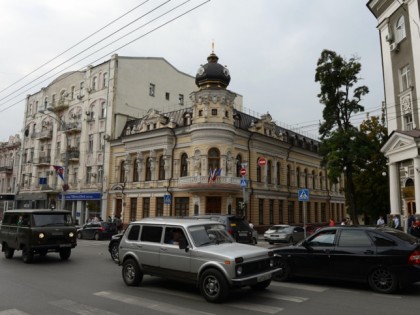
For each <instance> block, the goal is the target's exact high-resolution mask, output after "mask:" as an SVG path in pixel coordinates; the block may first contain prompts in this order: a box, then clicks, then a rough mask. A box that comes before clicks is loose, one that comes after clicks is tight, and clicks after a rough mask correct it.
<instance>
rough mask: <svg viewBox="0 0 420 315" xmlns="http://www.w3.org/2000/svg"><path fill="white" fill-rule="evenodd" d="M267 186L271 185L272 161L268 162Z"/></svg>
mask: <svg viewBox="0 0 420 315" xmlns="http://www.w3.org/2000/svg"><path fill="white" fill-rule="evenodd" d="M267 184H271V160H268V161H267Z"/></svg>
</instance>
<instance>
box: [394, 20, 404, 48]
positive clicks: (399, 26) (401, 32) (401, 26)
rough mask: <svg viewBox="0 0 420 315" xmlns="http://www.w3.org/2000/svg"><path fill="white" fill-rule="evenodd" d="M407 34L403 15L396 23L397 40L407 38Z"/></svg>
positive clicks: (397, 41)
mask: <svg viewBox="0 0 420 315" xmlns="http://www.w3.org/2000/svg"><path fill="white" fill-rule="evenodd" d="M405 36H406V33H405V19H404V16H403V15H401V16H400V18H399V19H398V20H397V23H396V24H395V42H396V43H399V42H400V41H402V40H403V39H404V38H405Z"/></svg>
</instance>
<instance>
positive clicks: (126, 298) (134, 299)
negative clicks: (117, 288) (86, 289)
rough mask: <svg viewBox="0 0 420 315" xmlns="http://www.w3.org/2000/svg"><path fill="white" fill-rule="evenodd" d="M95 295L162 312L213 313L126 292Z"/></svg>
mask: <svg viewBox="0 0 420 315" xmlns="http://www.w3.org/2000/svg"><path fill="white" fill-rule="evenodd" d="M94 295H96V296H100V297H104V298H107V299H111V300H115V301H119V302H122V303H126V304H130V305H134V306H140V307H144V308H148V309H150V310H154V311H160V312H163V313H168V314H174V315H185V314H188V315H215V314H213V313H207V312H202V311H197V310H194V309H191V308H185V307H179V306H175V305H172V304H167V303H163V302H157V301H155V300H150V299H145V298H142V297H139V296H131V295H126V294H120V293H118V292H112V291H101V292H96V293H94Z"/></svg>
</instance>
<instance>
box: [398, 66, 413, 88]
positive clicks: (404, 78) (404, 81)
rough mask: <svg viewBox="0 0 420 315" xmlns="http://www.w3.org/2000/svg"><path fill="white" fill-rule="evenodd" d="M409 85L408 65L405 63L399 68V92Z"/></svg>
mask: <svg viewBox="0 0 420 315" xmlns="http://www.w3.org/2000/svg"><path fill="white" fill-rule="evenodd" d="M410 86H411V75H410V66H409V65H406V66H404V67H402V68H401V69H400V88H401V92H402V91H405V90H407V89H408V88H409V87H410Z"/></svg>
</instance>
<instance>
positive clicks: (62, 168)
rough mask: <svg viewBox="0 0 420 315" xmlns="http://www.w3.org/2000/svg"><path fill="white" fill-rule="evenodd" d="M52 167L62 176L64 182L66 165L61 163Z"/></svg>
mask: <svg viewBox="0 0 420 315" xmlns="http://www.w3.org/2000/svg"><path fill="white" fill-rule="evenodd" d="M52 167H53V168H54V171H55V172H56V174H57V176H60V178H61V180H62V181H63V182H64V167H62V166H60V165H53V166H52Z"/></svg>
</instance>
